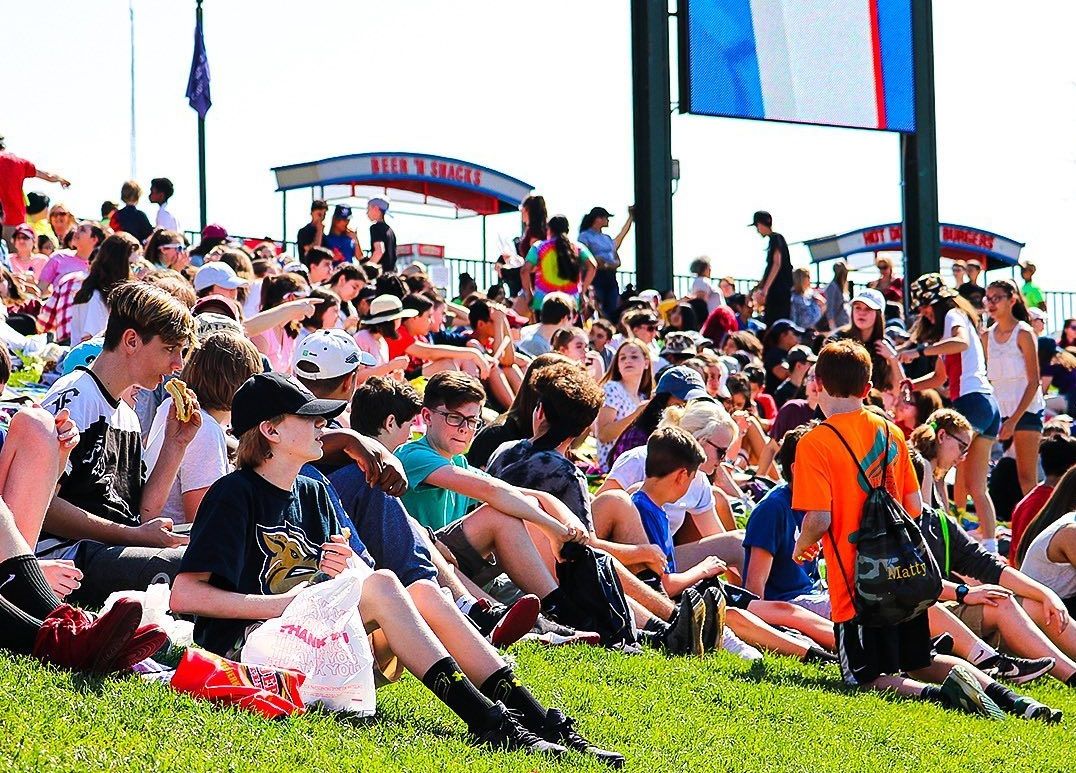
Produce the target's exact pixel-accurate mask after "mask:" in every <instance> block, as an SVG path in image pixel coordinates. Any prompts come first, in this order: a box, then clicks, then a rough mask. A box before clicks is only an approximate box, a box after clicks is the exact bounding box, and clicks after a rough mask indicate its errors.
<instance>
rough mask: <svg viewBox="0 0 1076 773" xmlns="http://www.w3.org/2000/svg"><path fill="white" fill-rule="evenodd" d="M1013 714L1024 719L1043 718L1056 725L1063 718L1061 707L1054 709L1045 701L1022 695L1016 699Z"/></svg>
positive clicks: (1044, 720)
mask: <svg viewBox="0 0 1076 773" xmlns="http://www.w3.org/2000/svg"><path fill="white" fill-rule="evenodd" d="M1012 713H1013V714H1015V715H1016V716H1018V717H1023V718H1024V719H1041V720H1042V721H1043V722H1046V723H1047V724H1050V725H1056V724H1057V723H1058V722H1060V721H1061V720H1062V718H1063V717H1062V713H1061V709H1052V708H1050V707H1049V706H1047V705H1046V704H1044V703H1039V702H1038V701H1037V700H1035V699H1034V698H1028V697H1027V696H1021V697H1020V698H1017V699H1016V705H1015V706H1014V707H1013V712H1012Z"/></svg>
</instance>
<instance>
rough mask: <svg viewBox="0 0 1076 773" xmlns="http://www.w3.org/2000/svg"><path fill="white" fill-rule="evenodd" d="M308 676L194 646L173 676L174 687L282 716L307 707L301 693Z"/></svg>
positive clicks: (178, 690)
mask: <svg viewBox="0 0 1076 773" xmlns="http://www.w3.org/2000/svg"><path fill="white" fill-rule="evenodd" d="M305 678H306V677H304V676H303V675H302V674H300V673H299V672H298V671H289V670H287V669H280V668H270V667H267V666H248V665H244V664H243V663H236V662H234V661H231V660H227V659H226V658H222V657H220V656H218V655H214V654H213V653H212V652H207V651H206V650H200V649H197V648H195V647H190V648H188V649H187V651H186V652H185V653H184V654H183V658H182V659H181V660H180V661H179V666H177V667H176V673H175V674H174V675H173V676H172V688H173V689H174V690H176V691H177V692H181V693H186V694H187V695H191V696H193V697H195V698H201V699H203V700H208V701H213V702H214V703H222V704H224V705H227V706H239V707H240V708H243V709H246V710H247V711H253V712H256V713H258V714H261V715H262V716H265V717H267V718H269V719H278V718H280V717H286V716H291V715H292V714H302V713H304V712H305V711H306V709H305V707H304V706H303V699H302V698H300V697H299V685H301V684H302V683H303V680H304V679H305Z"/></svg>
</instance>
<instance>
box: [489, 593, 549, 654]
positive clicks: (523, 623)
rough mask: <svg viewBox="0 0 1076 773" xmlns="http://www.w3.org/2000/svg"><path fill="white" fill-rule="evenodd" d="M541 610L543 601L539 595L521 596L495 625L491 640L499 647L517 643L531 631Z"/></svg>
mask: <svg viewBox="0 0 1076 773" xmlns="http://www.w3.org/2000/svg"><path fill="white" fill-rule="evenodd" d="M541 610H542V602H541V601H539V600H538V597H537V596H535V595H533V594H530V593H528V594H527V595H526V596H522V597H520V598H519V600H518V601H516V603H515V604H513V605H512V606H510V607H509V608H508V611H507V612H505V613H504V617H502V618H501V619H500V622H498V623H497V625H495V626H494V627H493V632H492V633H491V634H490V635H489V640H490V642H492V644H493V646H494V647H497V648H503V647H507V646H508V645H510V644H515V643H516V642H517V641H519V640H520V639H521V638H523V636H524V635H526V634H528V633H530V631H531V629H532V628H533V627H534V623H535V621H536V620H537V619H538V613H539V612H540V611H541Z"/></svg>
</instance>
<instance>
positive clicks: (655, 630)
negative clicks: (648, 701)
mask: <svg viewBox="0 0 1076 773" xmlns="http://www.w3.org/2000/svg"><path fill="white" fill-rule="evenodd" d="M668 630H669V624H668V623H666V622H665V621H664V620H659V619H658V618H656V617H652V618H650V619H649V620H647V621H646V625H644V626H643V631H645V632H648V633H652V634H654V635H655V636H664V635H665V634H666V633H667V632H668ZM1073 677H1074V678H1076V674H1073Z"/></svg>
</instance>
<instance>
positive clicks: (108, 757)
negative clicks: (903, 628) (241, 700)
mask: <svg viewBox="0 0 1076 773" xmlns="http://www.w3.org/2000/svg"><path fill="white" fill-rule="evenodd" d="M512 652H513V655H514V656H515V657H516V659H517V669H518V671H519V673H520V674H521V675H522V676H523V678H524V679H525V681H526V682H527V683H528V684H529V685H531V686H532V688H533V689H534V691H535V692H536V693H537V695H538V696H539V698H540V699H542V700H544V701H546V702H548V703H551V704H553V705H558V706H562V707H564V708H565V709H567V710H568V711H569V712H570V713H572V714H574V715H575V716H577V717H578V718H579V719H580V727H581V730H582V731H583V733H584V734H585V735H587V736H589V737H590V738H591V739H592V740H594V741H596V742H600V743H601V744H605V745H607V746H608V747H610V748H614V749H617V750H619V751H621V752H623V753H624V754H625V755H626V756H627V757H628V770H634V771H647V772H648V773H658V772H659V771H660V772H661V773H667V772H669V771H741V770H742V771H767V770H773V771H800V770H803V771H836V770H840V771H842V772H843V771H885V773H896V772H897V771H935V770H937V771H977V772H981V773H986V772H987V771H1018V770H1019V771H1025V770H1026V771H1037V772H1040V773H1041V772H1043V771H1055V770H1056V771H1062V770H1072V769H1073V767H1074V763H1073V762H1072V758H1073V748H1074V744H1076V691H1074V690H1071V689H1069V688H1066V687H1063V686H1061V685H1060V684H1059V683H1057V682H1053V681H1049V680H1045V679H1044V680H1040V681H1039V682H1038V683H1036V684H1035V685H1033V686H1032V687H1031V688H1030V689H1028V690H1027V691H1028V692H1030V693H1031V694H1032V695H1034V696H1035V697H1037V698H1038V699H1040V700H1043V701H1045V702H1048V703H1050V704H1052V705H1054V706H1057V707H1059V708H1062V709H1064V711H1065V713H1066V717H1067V718H1066V721H1065V722H1063V723H1062V724H1061V725H1059V726H1047V725H1044V724H1041V723H1034V722H1027V721H1022V720H1017V719H1007V720H1005V721H1003V722H990V721H988V720H985V719H979V718H974V717H970V716H966V715H963V714H958V713H956V712H951V711H946V710H943V709H941V708H938V707H936V706H933V705H926V704H922V703H919V702H917V701H909V700H904V699H900V698H895V697H888V696H882V695H876V694H865V693H854V692H850V691H848V690H847V689H846V688H845V687H844V686H843V685H842V684H841V683H840V674H839V672H838V670H837V668H836V667H832V666H827V667H816V666H804V665H801V664H799V663H797V662H794V661H793V660H790V659H786V658H774V657H770V658H767V660H766V662H765V663H764V664H761V665H755V666H753V667H752V666H750V665H748V664H746V663H745V662H743V661H740V660H737V659H735V658H734V657H732V656H730V655H728V654H725V653H718V654H716V655H712V656H708V657H707V658H706V659H704V660H690V659H683V658H679V659H667V658H664V657H661V656H659V655H657V654H654V653H647V654H645V655H642V656H638V657H624V656H621V655H617V654H615V653H610V652H606V651H603V650H599V649H592V648H579V647H575V648H564V649H559V650H544V649H536V648H534V647H532V646H519V647H516V648H514V649H513V651H512ZM0 674H3V676H2V677H0V767H2V769H3V770H33V771H54V770H55V771H59V770H102V769H108V770H139V771H142V770H181V771H202V770H204V771H231V770H264V771H277V770H316V771H337V770H340V771H344V770H361V771H375V770H407V771H455V770H465V771H468V773H478V772H479V771H520V772H523V771H532V770H543V771H544V770H595V771H596V770H603V768H602V766H601V765H598V764H596V763H591V762H590V761H589V760H586V759H585V758H583V757H579V756H576V757H573V758H572V759H571V760H570V761H567V762H560V763H553V762H549V761H547V760H545V759H543V758H540V757H535V756H529V755H524V754H503V753H493V752H485V751H480V750H477V749H474V748H472V747H471V746H469V745H468V744H467V743H466V742H465V740H464V732H463V727H462V724H461V723H460V722H459V721H458V720H456V718H455V717H454V716H453V715H451V714H450V713H449V712H448V711H447V710H446V709H444V708H443V707H442V706H441V705H440V704H439V703H438V702H437V701H436V700H434V699H433V698H432V697H431V696H430V695H429V693H427V692H426V690H425V689H424V688H423V687H422V685H421V684H420V683H419V682H418V681H417V680H415V679H413V678H411V677H405V678H404V679H403V680H402V681H401V682H400V683H399V684H396V685H393V686H391V687H388V688H386V689H383V690H381V691H380V692H379V693H378V702H379V706H378V715H377V717H376V718H373V719H367V720H356V721H348V720H346V719H341V718H339V717H336V716H333V715H331V714H327V713H313V714H309V715H307V716H303V717H296V718H293V719H291V720H288V721H284V722H271V721H268V720H263V719H261V718H260V717H256V716H253V715H249V714H245V713H240V712H237V711H234V710H224V709H218V708H215V707H213V706H211V705H209V704H206V703H198V702H195V701H193V700H191V699H188V698H186V697H183V696H180V695H177V694H175V693H173V692H172V691H171V690H169V689H167V688H166V687H164V686H161V685H157V684H149V683H145V682H142V681H141V680H138V679H135V678H133V677H129V678H127V679H124V680H121V681H105V682H99V681H96V680H85V679H82V678H80V677H77V676H72V675H69V674H65V673H62V672H59V671H55V670H52V669H46V668H44V667H42V666H40V665H39V664H37V663H36V662H35V661H32V660H30V659H27V658H10V657H6V656H4V657H0Z"/></svg>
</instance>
